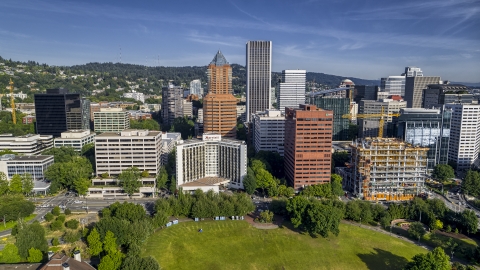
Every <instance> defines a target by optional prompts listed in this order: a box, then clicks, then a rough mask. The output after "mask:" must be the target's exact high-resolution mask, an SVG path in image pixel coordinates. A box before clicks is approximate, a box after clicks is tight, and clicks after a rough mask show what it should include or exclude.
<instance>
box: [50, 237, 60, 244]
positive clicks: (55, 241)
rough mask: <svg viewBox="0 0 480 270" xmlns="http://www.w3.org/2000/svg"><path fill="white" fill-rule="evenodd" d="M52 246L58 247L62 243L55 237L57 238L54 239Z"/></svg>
mask: <svg viewBox="0 0 480 270" xmlns="http://www.w3.org/2000/svg"><path fill="white" fill-rule="evenodd" d="M52 245H53V246H58V245H60V241H58V238H56V237H55V238H53V239H52Z"/></svg>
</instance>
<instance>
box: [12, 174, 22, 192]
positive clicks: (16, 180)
mask: <svg viewBox="0 0 480 270" xmlns="http://www.w3.org/2000/svg"><path fill="white" fill-rule="evenodd" d="M22 187H23V185H22V177H21V176H20V175H19V174H14V175H13V177H12V179H11V180H10V186H9V190H10V192H11V193H13V194H21V193H22Z"/></svg>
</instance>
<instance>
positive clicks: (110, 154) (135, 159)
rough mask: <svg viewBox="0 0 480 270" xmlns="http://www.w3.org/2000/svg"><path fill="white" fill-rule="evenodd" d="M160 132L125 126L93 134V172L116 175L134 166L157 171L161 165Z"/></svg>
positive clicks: (152, 173) (149, 171) (154, 172)
mask: <svg viewBox="0 0 480 270" xmlns="http://www.w3.org/2000/svg"><path fill="white" fill-rule="evenodd" d="M161 142H162V132H161V131H148V130H137V129H127V130H123V131H121V132H105V133H102V134H100V135H97V136H95V160H96V167H97V170H96V173H97V175H102V174H103V173H108V174H109V175H111V176H113V175H119V174H120V173H121V172H122V171H124V170H126V169H128V168H131V167H137V168H138V169H139V170H140V171H148V173H149V174H151V175H156V174H157V173H158V172H159V171H160V166H161V164H162V163H161V149H162V145H161Z"/></svg>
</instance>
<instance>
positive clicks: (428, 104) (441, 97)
mask: <svg viewBox="0 0 480 270" xmlns="http://www.w3.org/2000/svg"><path fill="white" fill-rule="evenodd" d="M448 103H461V104H472V103H473V94H472V93H471V92H470V88H468V87H467V86H465V85H462V84H429V85H427V89H425V90H423V108H425V109H431V108H433V107H441V106H442V105H444V104H448Z"/></svg>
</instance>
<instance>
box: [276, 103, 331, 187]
mask: <svg viewBox="0 0 480 270" xmlns="http://www.w3.org/2000/svg"><path fill="white" fill-rule="evenodd" d="M332 131H333V111H327V110H323V109H319V108H317V107H316V106H315V105H303V104H302V105H300V109H298V108H288V107H287V108H285V176H286V178H287V181H288V182H289V184H290V185H291V186H293V188H295V189H296V190H298V189H301V188H303V187H305V186H310V185H315V184H325V183H329V182H330V171H331V158H332Z"/></svg>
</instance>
